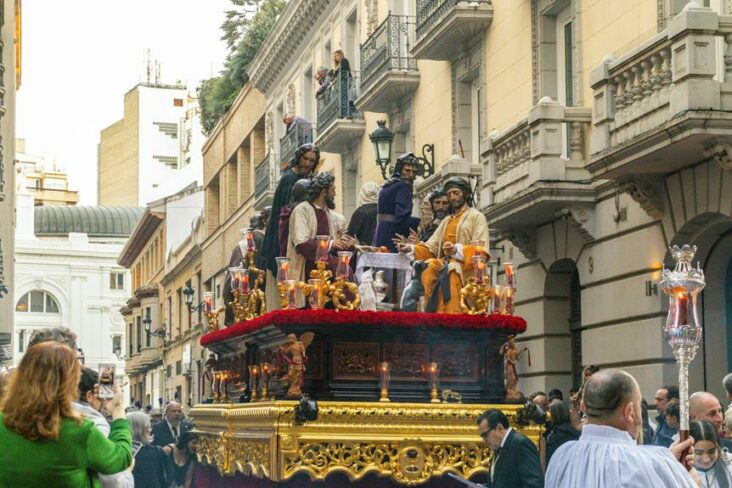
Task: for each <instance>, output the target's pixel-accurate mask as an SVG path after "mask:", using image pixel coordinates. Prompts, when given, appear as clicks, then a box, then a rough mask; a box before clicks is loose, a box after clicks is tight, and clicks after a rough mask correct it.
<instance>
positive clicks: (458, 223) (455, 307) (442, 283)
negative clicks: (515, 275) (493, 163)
mask: <svg viewBox="0 0 732 488" xmlns="http://www.w3.org/2000/svg"><path fill="white" fill-rule="evenodd" d="M444 189H445V193H447V197H448V199H449V200H450V207H451V208H452V211H453V213H452V215H450V216H449V217H446V218H444V219H443V220H442V222H440V225H439V226H438V227H437V229H436V230H435V233H434V234H433V235H432V237H430V239H429V240H428V241H427V242H420V243H417V244H415V245H411V244H400V245H399V251H400V252H410V251H414V258H415V259H417V260H420V261H427V269H425V270H424V271H423V272H422V284H423V285H424V289H425V302H426V303H427V305H426V307H425V308H426V310H425V311H427V312H442V313H462V309H461V308H460V289H461V288H462V286H463V280H464V279H467V278H468V277H469V276H470V275H471V274H472V272H473V260H472V258H473V256H476V255H484V256H486V257H488V244H489V243H488V221H486V218H485V215H483V213H481V212H480V211H478V210H476V209H475V208H473V193H472V189H471V187H470V183H468V182H467V181H465V180H464V179H462V178H459V177H452V178H450V179H448V180H447V181H446V182H445V185H444ZM382 191H383V190H382Z"/></svg>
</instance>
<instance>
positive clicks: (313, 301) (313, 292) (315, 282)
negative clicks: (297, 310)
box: [308, 278, 320, 310]
mask: <svg viewBox="0 0 732 488" xmlns="http://www.w3.org/2000/svg"><path fill="white" fill-rule="evenodd" d="M308 284H309V285H310V294H309V295H308V302H309V303H310V308H311V309H312V310H318V309H319V308H320V280H319V279H315V278H313V279H311V280H308Z"/></svg>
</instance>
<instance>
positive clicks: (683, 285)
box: [660, 244, 706, 468]
mask: <svg viewBox="0 0 732 488" xmlns="http://www.w3.org/2000/svg"><path fill="white" fill-rule="evenodd" d="M669 250H670V251H671V256H672V257H673V259H674V261H676V266H675V268H674V269H673V271H672V270H668V269H665V268H664V270H663V273H662V276H661V283H660V285H661V290H663V292H664V293H665V294H666V295H668V315H667V316H666V324H665V326H664V328H663V332H664V336H665V338H666V342H668V344H669V346H671V349H672V351H673V354H674V358H675V359H676V364H677V365H678V367H679V423H680V425H679V438H680V440H681V441H684V440H685V439H687V438H688V437H689V414H688V411H689V365H690V364H691V362H692V361H693V360H694V357H695V356H696V351H697V349H698V348H699V343H700V342H701V340H702V334H703V331H702V325H701V321H700V320H699V313H698V310H697V306H696V297H697V295H698V294H699V293H700V292H701V291H702V290H703V289H704V287H705V286H706V282H705V281H704V271H702V269H701V268H700V267H699V263H698V262H697V265H696V266H697V267H696V268H692V266H691V261H692V260H693V259H694V254H696V246H689V245H688V244H685V245H683V246H682V247H678V246H673V247H671V248H670V249H669ZM685 461H686V460H685V456H682V462H683V463H684V465H686V462H685ZM687 468H688V466H687Z"/></svg>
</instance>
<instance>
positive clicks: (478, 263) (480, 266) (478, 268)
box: [473, 254, 485, 284]
mask: <svg viewBox="0 0 732 488" xmlns="http://www.w3.org/2000/svg"><path fill="white" fill-rule="evenodd" d="M473 267H474V268H475V271H474V273H473V274H474V276H475V282H476V283H478V284H482V283H483V280H484V279H485V256H484V255H482V254H479V255H477V256H473Z"/></svg>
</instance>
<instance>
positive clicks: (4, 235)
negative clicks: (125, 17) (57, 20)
mask: <svg viewBox="0 0 732 488" xmlns="http://www.w3.org/2000/svg"><path fill="white" fill-rule="evenodd" d="M20 6H21V2H20V0H2V1H0V41H2V43H1V44H0V68H1V69H0V90H1V91H0V365H1V364H4V363H8V362H9V361H10V360H11V359H12V350H13V348H12V344H11V340H12V336H13V318H14V312H13V310H14V308H15V303H14V301H13V296H14V291H13V290H12V288H13V287H14V276H15V197H14V194H15V168H14V167H13V155H14V154H15V92H16V90H17V89H18V88H20V74H21V72H20V67H21V57H20V54H21V52H22V37H21V29H20V28H21V11H20Z"/></svg>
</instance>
